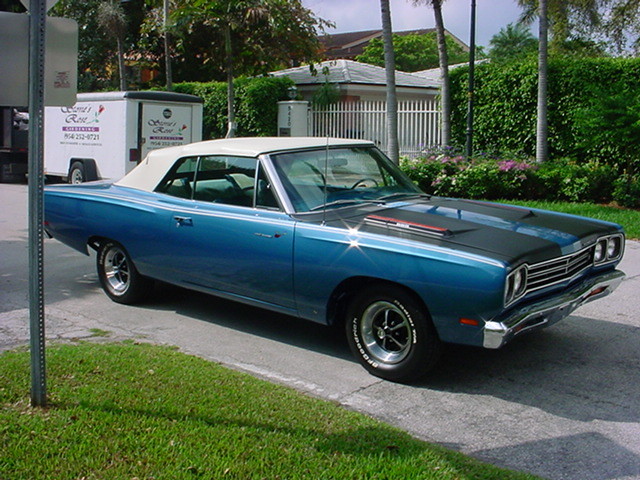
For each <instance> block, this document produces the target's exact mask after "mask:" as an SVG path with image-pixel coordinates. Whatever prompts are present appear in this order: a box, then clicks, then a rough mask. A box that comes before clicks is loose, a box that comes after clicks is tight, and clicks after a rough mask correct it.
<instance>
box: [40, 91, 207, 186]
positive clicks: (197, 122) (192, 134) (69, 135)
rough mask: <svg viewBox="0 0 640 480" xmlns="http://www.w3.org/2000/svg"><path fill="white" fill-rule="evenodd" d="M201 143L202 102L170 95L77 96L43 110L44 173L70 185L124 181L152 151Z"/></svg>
mask: <svg viewBox="0 0 640 480" xmlns="http://www.w3.org/2000/svg"><path fill="white" fill-rule="evenodd" d="M200 140H202V99H201V98H200V97H196V96H193V95H186V94H180V93H174V92H151V91H143V92H103V93H80V94H78V101H77V103H76V104H75V105H74V106H73V107H46V108H45V116H44V173H45V175H47V176H52V177H60V178H62V179H64V180H67V181H69V183H81V182H86V181H91V180H100V179H113V180H117V179H120V178H122V177H123V176H124V175H125V174H127V173H128V172H129V171H131V170H132V169H133V167H135V166H136V165H137V164H138V163H139V162H140V161H141V160H142V159H144V158H145V156H146V155H147V153H148V152H149V151H150V150H154V149H157V148H164V147H172V146H175V145H183V144H186V143H192V142H199V141H200Z"/></svg>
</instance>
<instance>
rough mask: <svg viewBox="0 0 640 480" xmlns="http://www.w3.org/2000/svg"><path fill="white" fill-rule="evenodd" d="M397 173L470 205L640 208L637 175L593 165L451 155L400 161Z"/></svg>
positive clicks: (448, 153)
mask: <svg viewBox="0 0 640 480" xmlns="http://www.w3.org/2000/svg"><path fill="white" fill-rule="evenodd" d="M401 167H402V169H403V170H404V171H405V173H407V174H408V175H409V177H411V179H412V180H413V181H414V182H416V183H417V184H418V185H419V186H420V188H421V189H422V190H423V191H425V192H427V193H431V194H434V195H441V196H446V197H464V198H474V199H487V200H497V199H527V200H561V201H572V202H594V203H609V202H611V201H615V202H617V203H618V204H619V205H621V206H624V207H632V208H638V207H640V175H631V174H623V175H619V174H618V172H617V169H616V167H615V166H611V165H608V164H606V163H603V162H601V161H598V160H590V161H584V162H577V161H575V160H571V159H558V160H550V161H548V162H545V163H543V164H536V163H534V162H531V161H527V160H523V159H522V158H520V157H509V158H502V159H498V158H493V157H488V156H481V157H479V158H475V159H472V160H467V159H465V158H464V157H463V156H462V155H455V154H454V153H452V152H451V151H445V152H435V153H432V154H427V155H425V156H423V157H418V158H413V159H403V160H402V161H401Z"/></svg>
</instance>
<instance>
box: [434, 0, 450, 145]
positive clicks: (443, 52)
mask: <svg viewBox="0 0 640 480" xmlns="http://www.w3.org/2000/svg"><path fill="white" fill-rule="evenodd" d="M431 4H432V6H433V15H434V17H435V21H436V37H437V39H438V62H439V63H440V79H441V81H442V86H441V87H440V105H441V107H440V108H441V110H442V112H441V114H442V125H441V132H442V140H441V142H442V145H445V146H448V145H450V144H451V93H450V91H451V88H450V84H449V55H448V53H447V43H446V37H445V31H444V21H443V20H442V1H441V0H433V1H432V2H431Z"/></svg>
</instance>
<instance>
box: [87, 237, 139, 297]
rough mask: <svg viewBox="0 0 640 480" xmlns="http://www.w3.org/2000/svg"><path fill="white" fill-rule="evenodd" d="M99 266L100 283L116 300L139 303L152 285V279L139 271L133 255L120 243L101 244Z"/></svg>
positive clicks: (98, 258)
mask: <svg viewBox="0 0 640 480" xmlns="http://www.w3.org/2000/svg"><path fill="white" fill-rule="evenodd" d="M97 267H98V278H99V279H100V285H101V286H102V289H103V290H104V292H105V293H106V294H107V296H108V297H109V298H110V299H111V300H113V301H114V302H117V303H123V304H125V305H133V304H134V303H138V302H139V301H140V300H142V299H143V298H144V297H145V296H146V295H147V294H148V293H149V291H150V288H151V286H152V284H151V280H150V279H148V278H147V277H143V276H142V275H140V274H139V273H138V270H136V267H135V265H134V264H133V262H132V261H131V257H129V254H128V253H127V252H126V250H125V249H124V247H122V246H121V245H120V244H118V243H115V242H111V241H108V242H105V243H104V244H102V245H101V246H100V249H99V250H98V257H97Z"/></svg>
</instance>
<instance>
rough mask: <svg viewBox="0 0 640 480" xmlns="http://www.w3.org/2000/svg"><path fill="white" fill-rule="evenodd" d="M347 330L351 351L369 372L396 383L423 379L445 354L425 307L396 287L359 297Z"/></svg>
mask: <svg viewBox="0 0 640 480" xmlns="http://www.w3.org/2000/svg"><path fill="white" fill-rule="evenodd" d="M346 329H347V339H348V342H349V347H350V348H351V351H352V352H353V354H354V355H355V356H356V358H357V359H358V360H359V361H360V363H361V364H362V365H363V366H364V367H365V368H366V369H367V370H368V371H369V373H371V374H373V375H376V376H378V377H381V378H384V379H386V380H391V381H394V382H409V381H412V380H416V379H417V378H419V377H421V376H422V375H424V374H425V373H427V372H428V371H429V370H430V369H431V368H433V366H434V365H435V364H436V363H437V361H438V359H439V357H440V354H441V351H442V344H441V342H440V339H439V338H438V335H437V333H436V331H435V328H434V327H433V324H432V323H431V320H430V318H429V316H428V314H427V312H426V311H425V309H424V307H423V306H422V305H420V304H419V303H418V302H417V301H415V300H414V299H413V298H412V297H411V296H410V295H408V294H407V293H406V292H405V291H404V290H402V289H400V288H397V287H393V286H391V287H388V286H378V287H374V288H370V289H367V290H365V291H363V292H361V293H360V294H358V295H357V296H356V297H355V298H354V299H353V301H352V302H351V304H350V307H349V310H348V316H347V322H346Z"/></svg>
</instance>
